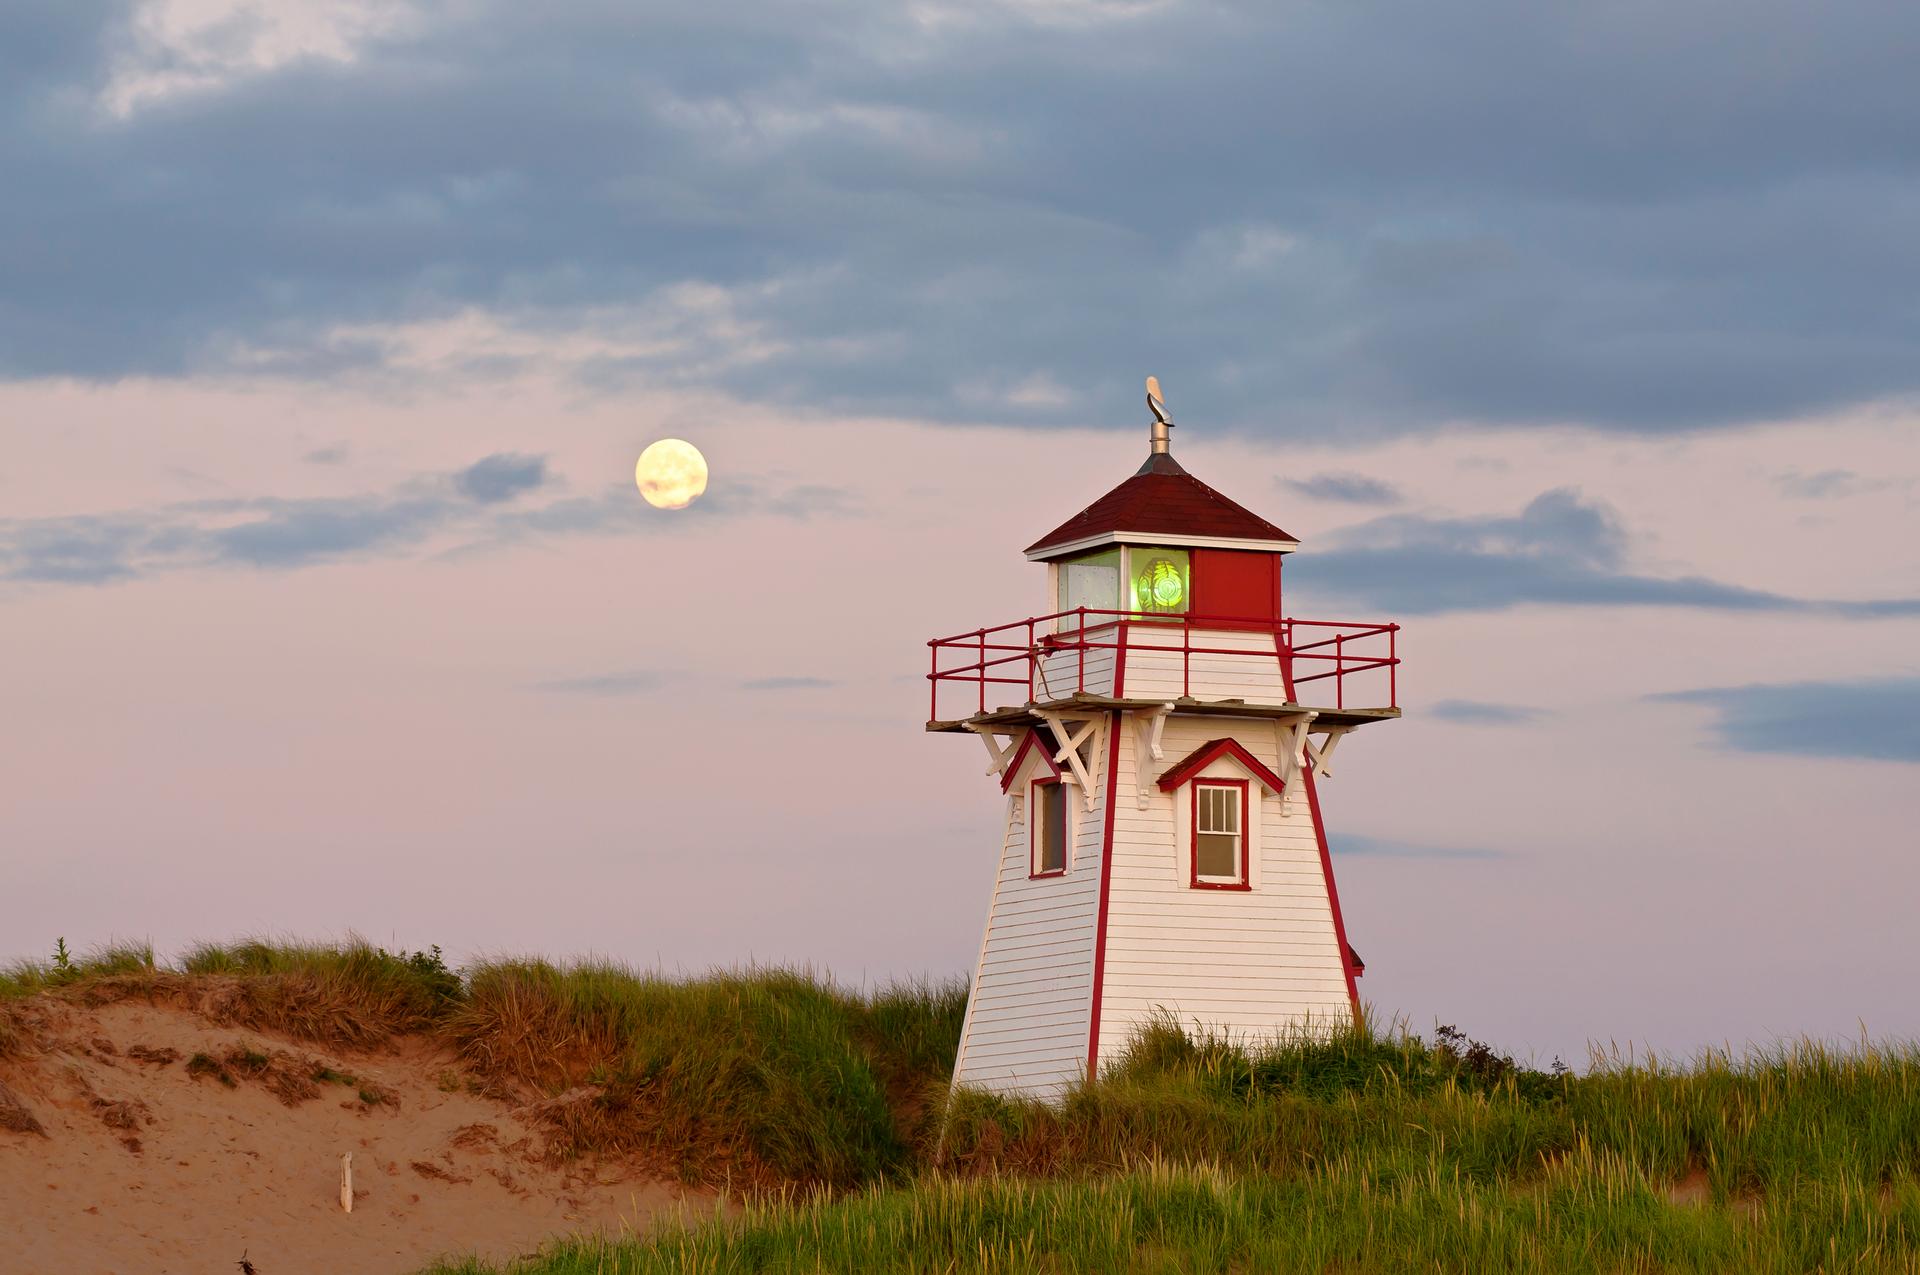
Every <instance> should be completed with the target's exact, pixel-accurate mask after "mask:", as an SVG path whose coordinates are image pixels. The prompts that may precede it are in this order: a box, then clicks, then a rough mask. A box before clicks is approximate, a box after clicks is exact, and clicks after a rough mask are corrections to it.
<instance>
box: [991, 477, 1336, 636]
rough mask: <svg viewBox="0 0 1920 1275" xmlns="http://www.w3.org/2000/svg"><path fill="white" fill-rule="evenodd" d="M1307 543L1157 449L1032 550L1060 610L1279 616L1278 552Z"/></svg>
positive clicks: (1029, 550)
mask: <svg viewBox="0 0 1920 1275" xmlns="http://www.w3.org/2000/svg"><path fill="white" fill-rule="evenodd" d="M1299 547H1300V542H1299V541H1297V540H1295V539H1294V538H1293V537H1292V536H1290V535H1288V534H1287V533H1286V532H1284V531H1282V530H1281V529H1280V528H1278V527H1276V526H1274V525H1273V524H1272V523H1270V522H1268V521H1267V520H1266V519H1264V518H1262V517H1260V516H1259V515H1258V514H1255V513H1253V512H1251V511H1249V510H1247V509H1244V508H1242V507H1241V506H1239V505H1237V504H1235V503H1234V502H1233V501H1231V500H1228V499H1227V498H1226V497H1225V496H1222V495H1221V494H1220V493H1219V492H1217V491H1215V490H1214V489H1213V488H1211V487H1209V486H1207V485H1206V484H1205V483H1203V482H1201V481H1200V480H1199V479H1197V478H1195V477H1194V476H1193V475H1191V474H1189V473H1188V472H1187V471H1186V470H1185V469H1183V468H1182V467H1181V465H1180V462H1178V461H1176V460H1175V459H1174V458H1173V457H1172V456H1171V455H1169V454H1168V453H1166V452H1155V453H1153V454H1152V455H1150V456H1148V458H1147V462H1146V464H1144V465H1142V466H1141V467H1140V470H1139V472H1137V473H1136V474H1134V475H1133V477H1131V478H1129V479H1127V480H1126V481H1125V482H1123V483H1121V484H1120V485H1119V486H1118V487H1116V488H1114V489H1113V490H1112V491H1110V492H1108V493H1107V494H1106V495H1104V496H1102V497H1101V498H1100V499H1099V500H1097V501H1095V502H1094V503H1093V504H1091V505H1089V506H1087V507H1086V508H1085V509H1083V510H1081V511H1080V512H1079V513H1077V514H1075V515H1074V516H1073V517H1071V518H1069V519H1068V520H1067V521H1066V522H1064V523H1062V524H1060V526H1058V527H1056V528H1054V530H1053V531H1051V532H1049V533H1048V534H1047V535H1045V536H1042V537H1041V538H1040V539H1039V540H1037V541H1035V542H1034V543H1033V544H1031V545H1029V546H1028V547H1027V551H1026V556H1027V558H1028V559H1029V560H1030V561H1034V562H1044V563H1046V564H1047V566H1048V571H1049V573H1050V583H1051V586H1052V587H1051V588H1050V589H1049V591H1048V592H1049V596H1050V597H1051V598H1052V600H1053V603H1054V609H1055V610H1056V611H1059V612H1063V613H1064V612H1074V611H1078V610H1079V609H1080V608H1082V607H1084V608H1086V609H1087V611H1088V612H1089V613H1101V614H1116V615H1118V614H1124V615H1127V616H1129V617H1140V618H1151V617H1155V616H1163V617H1175V616H1188V615H1191V616H1198V617H1211V618H1217V619H1232V620H1235V621H1239V622H1245V621H1248V620H1259V621H1265V622H1268V623H1271V622H1272V621H1274V620H1277V619H1278V618H1279V617H1280V614H1281V610H1280V605H1281V601H1280V597H1281V595H1280V559H1281V556H1282V555H1283V554H1287V553H1291V552H1292V551H1293V550H1295V549H1297V548H1299Z"/></svg>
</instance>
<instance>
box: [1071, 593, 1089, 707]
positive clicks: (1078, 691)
mask: <svg viewBox="0 0 1920 1275" xmlns="http://www.w3.org/2000/svg"><path fill="white" fill-rule="evenodd" d="M1077 612H1078V614H1079V616H1080V676H1079V677H1077V678H1076V679H1074V686H1073V693H1074V694H1075V695H1085V694H1086V693H1087V609H1086V608H1085V607H1079V608H1077Z"/></svg>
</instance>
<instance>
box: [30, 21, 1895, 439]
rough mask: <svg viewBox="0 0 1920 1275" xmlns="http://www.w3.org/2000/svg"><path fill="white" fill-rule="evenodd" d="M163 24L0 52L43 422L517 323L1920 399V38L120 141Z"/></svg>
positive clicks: (1242, 64) (1720, 414)
mask: <svg viewBox="0 0 1920 1275" xmlns="http://www.w3.org/2000/svg"><path fill="white" fill-rule="evenodd" d="M130 8H131V6H130V5H127V4H124V3H123V4H118V5H47V6H12V7H11V9H10V11H9V12H8V13H7V14H6V15H5V16H4V18H0V48H3V49H4V50H5V52H4V53H3V54H0V168H3V169H4V171H6V172H7V173H8V174H9V183H8V185H9V198H8V199H6V200H5V201H0V244H13V245H31V246H32V250H31V251H16V252H13V253H10V254H5V255H3V256H0V272H4V282H5V285H6V286H5V287H4V288H0V374H10V375H13V376H40V375H73V376H80V377H94V378H102V379H111V378H115V377H119V376H124V375H128V374H139V373H150V374H159V375H183V374H190V373H195V372H219V371H222V370H226V369H229V368H234V367H239V368H243V369H245V370H246V371H247V372H249V373H250V374H257V373H259V372H262V371H271V372H277V373H278V374H281V375H287V376H308V377H317V376H347V375H358V374H366V373H369V372H371V371H375V370H379V369H388V370H389V371H391V370H392V369H393V366H394V360H395V358H396V355H397V349H396V347H395V345H394V342H393V339H392V338H391V336H390V335H387V334H384V333H382V332H380V331H377V330H375V331H369V330H367V328H368V325H370V324H371V325H374V326H375V327H376V328H377V326H378V325H379V324H380V323H382V322H393V321H403V320H414V319H432V318H436V317H442V316H446V315H450V314H453V313H456V312H459V311H462V310H465V309H468V308H471V307H480V308H482V309H486V310H490V311H492V312H494V313H496V314H498V315H499V316H501V317H503V318H504V319H505V320H506V321H508V322H510V323H512V324H514V325H517V326H518V327H521V328H523V329H525V330H527V331H529V332H532V333H535V334H565V333H568V332H574V331H588V332H591V333H593V334H594V335H595V336H596V337H599V336H604V335H605V334H606V331H607V329H608V326H609V325H610V324H617V323H620V322H625V321H629V320H630V321H633V322H637V323H639V324H640V325H641V326H642V327H643V328H644V334H645V339H644V340H637V341H635V342H633V343H632V344H633V350H632V352H630V353H624V354H623V353H614V354H608V355H605V356H603V357H598V358H596V359H595V360H594V361H593V362H592V363H590V364H587V365H583V366H582V367H581V368H580V369H579V371H580V374H581V375H582V376H583V377H584V378H586V379H587V380H588V381H589V382H590V383H592V384H595V385H599V386H602V387H617V386H622V385H626V384H630V383H633V382H634V381H636V380H639V379H645V380H647V381H649V382H651V383H658V382H661V381H680V382H692V383H699V384H703V385H716V386H720V387H723V388H725V389H727V390H729V391H731V392H734V393H737V394H742V395H748V396H752V397H756V398H759V399H763V400H769V401H775V402H779V403H783V404H788V405H794V406H803V407H805V408H808V409H817V410H832V411H846V410H852V411H862V412H876V413H919V414H929V415H936V416H947V417H956V418H965V419H1005V420H1018V421H1025V422H1034V423H1045V422H1048V421H1072V422H1085V421H1087V420H1089V419H1097V418H1118V419H1129V420H1130V419H1134V418H1135V417H1136V416H1137V414H1138V410H1139V408H1138V403H1137V398H1138V393H1139V390H1138V381H1137V376H1138V374H1139V372H1140V370H1141V369H1143V368H1147V367H1153V368H1154V369H1156V370H1157V371H1159V372H1160V373H1161V374H1162V375H1163V376H1164V377H1165V378H1166V381H1167V385H1168V389H1169V393H1170V395H1171V397H1172V401H1173V403H1174V406H1175V409H1176V412H1177V413H1179V414H1180V415H1181V416H1182V417H1183V419H1186V420H1189V421H1195V422H1198V421H1206V422H1213V423H1216V424H1218V425H1220V426H1222V427H1226V426H1237V427H1240V428H1246V429H1252V430H1257V431H1260V432H1263V433H1272V434H1286V433H1297V434H1302V435H1314V436H1321V435H1324V434H1325V432H1326V431H1327V430H1329V429H1331V428H1334V427H1336V426H1337V427H1338V428H1340V429H1342V430H1345V431H1347V432H1349V433H1364V432H1378V431H1382V430H1398V429H1411V428H1419V427H1422V426H1424V425H1426V424H1428V423H1430V422H1433V421H1440V420H1451V419H1463V418H1469V419H1485V420H1493V421H1511V422H1519V423H1527V422H1536V421H1566V420H1574V421H1586V422H1592V423H1596V424H1600V425H1604V426H1610V427H1615V428H1620V429H1627V430H1638V431H1665V430H1672V429H1680V428H1690V427H1698V426H1707V425H1714V424H1721V423H1726V422H1737V421H1741V420H1746V419H1752V418H1755V417H1777V416H1783V415H1789V414H1792V413H1796V412H1804V411H1810V410H1815V409H1819V408H1822V407H1826V406H1830V405H1833V404H1838V403H1845V402H1850V401H1855V400H1860V399H1865V398H1872V397H1877V396H1886V395H1894V394H1903V393H1909V392H1912V391H1914V390H1915V389H1920V359H1915V358H1914V357H1913V356H1914V350H1915V347H1916V344H1920V314H1916V312H1915V311H1914V309H1913V307H1912V305H1911V303H1910V298H1911V297H1912V296H1913V295H1914V293H1915V291H1916V288H1917V287H1920V257H1916V256H1915V254H1913V253H1911V252H1910V251H1908V247H1909V241H1910V237H1911V226H1912V224H1913V222H1914V218H1915V215H1916V213H1917V212H1920V152H1916V151H1915V149H1914V148H1913V146H1912V145H1911V138H1912V137H1913V136H1914V134H1915V133H1916V131H1920V95H1915V94H1913V93H1911V92H1909V91H1908V81H1909V79H1910V76H1911V67H1910V59H1909V57H1908V51H1910V50H1911V49H1912V48H1913V47H1914V46H1915V44H1916V42H1917V41H1920V9H1916V8H1915V7H1914V6H1910V5H1894V4H1886V3H1880V2H1878V0H1836V2H1835V3H1833V4H1829V5H1822V6H1818V7H1808V6H1791V5H1770V6H1760V7H1755V6H1751V5H1735V4H1733V3H1732V0H1709V2H1708V3H1705V4H1701V5H1694V6H1690V7H1688V8H1687V9H1686V11H1685V12H1683V13H1675V12H1673V11H1671V10H1669V9H1652V8H1646V7H1619V6H1604V5H1603V6H1592V5H1589V6H1552V7H1547V8H1543V7H1541V6H1537V5H1532V4H1527V3H1524V2H1523V0H1469V2H1468V3H1467V4H1466V6H1465V7H1464V8H1463V7H1459V6H1449V7H1446V8H1444V9H1442V8H1437V7H1432V6H1424V7H1423V6H1419V5H1410V4H1402V3H1362V4H1351V5H1326V6H1315V7H1306V8H1302V7H1300V6H1252V5H1233V4H1228V5H1216V6H1199V5H1178V4H1174V5H1165V6H1153V7H1145V8H1139V9H1126V10H1120V11H1102V10H1098V9H1093V8H1087V9H1085V10H1081V11H1078V17H1077V18H1076V19H1075V20H1071V21H1068V20H1061V19H1059V18H1058V15H1051V16H1049V14H1048V13H1045V12H1042V11H1041V10H1037V9H1036V10H1032V11H1029V10H1027V9H1025V8H1024V7H1021V6H1005V7H991V8H986V9H977V10H976V9H968V10H966V11H964V12H963V11H958V10H956V11H953V12H950V13H949V14H948V15H947V16H948V18H949V19H950V20H946V21H940V22H926V21H923V20H922V18H923V16H924V15H923V12H922V10H921V9H920V8H916V7H914V6H900V5H896V4H889V3H883V2H882V0H863V2H855V0H828V2H827V3H826V4H825V5H823V6H802V7H795V6H788V5H778V4H774V3H771V2H770V0H763V2H762V3H759V4H746V5H718V6H716V5H711V4H706V5H701V4H693V3H691V2H690V0H662V2H661V3H655V4H649V5H646V6H642V7H639V8H634V7H631V6H617V5H605V4H596V3H586V2H584V0H581V2H576V3H564V4H558V5H543V6H531V7H530V6H525V5H513V4H508V3H506V2H505V0H481V2H479V3H475V4H471V5H461V6H425V7H423V8H422V9H421V10H420V11H419V15H418V20H417V21H415V22H413V23H411V24H408V25H407V26H406V27H405V28H404V29H401V30H396V31H393V32H389V33H387V34H385V35H383V36H380V37H378V38H375V39H372V40H370V41H368V42H367V43H366V44H365V45H364V46H363V47H362V48H361V49H360V51H359V55H358V56H357V57H356V58H355V59H353V60H350V61H345V62H335V61H330V60H326V59H303V60H299V61H296V62H292V63H288V64H287V65H285V66H283V67H280V68H279V69H277V70H273V71H268V72H260V73H254V74H249V75H245V76H241V77H237V78H235V79H234V80H233V81H232V82H231V83H229V84H227V85H226V86H224V87H221V88H208V89H203V90H198V91H195V92H191V93H186V94H182V95H179V96H177V97H174V98H172V99H168V100H165V101H163V102H161V103H159V104H157V105H154V106H152V107H150V108H146V109H140V110H136V111H135V112H134V113H133V114H131V115H130V116H128V117H126V118H124V119H120V118H114V117H111V116H106V115H103V114H102V113H101V112H100V111H98V110H97V109H96V108H95V107H94V106H93V105H92V103H91V100H90V97H91V94H92V93H93V92H94V91H95V90H97V89H98V87H99V86H100V85H101V84H102V83H103V82H104V81H105V80H106V78H107V76H108V74H109V72H110V68H111V67H112V66H113V65H114V64H115V61H116V59H118V58H120V57H121V56H123V55H124V54H125V52H126V51H127V50H128V48H129V47H131V46H132V44H133V42H132V41H131V40H130V37H129V35H128V26H127V24H128V21H129V17H128V15H129V12H130ZM1489 33H1491V34H1489ZM1783 50H1786V51H1787V52H1786V53H1783V52H1782V51H1783ZM423 66H431V67H433V68H435V70H434V73H432V74H422V73H421V72H420V68H421V67H423ZM555 68H564V71H558V70H556V69H555ZM1202 68H1203V69H1204V70H1203V71H1202V70H1201V69H1202ZM1356 68H1362V70H1361V71H1359V72H1356ZM1167 84H1178V85H1179V86H1180V90H1179V92H1177V93H1166V92H1159V91H1155V89H1154V88H1153V86H1158V85H1167ZM1622 84H1632V85H1633V91H1632V92H1631V93H1622V92H1620V91H1619V86H1620V85H1622ZM1142 174H1152V187H1153V190H1154V192H1155V194H1154V197H1152V198H1142V197H1141V189H1142V187H1141V183H1142V180H1143V178H1142ZM596 344H598V343H597V342H596ZM511 362H512V361H511V360H509V361H508V364H507V365H506V366H507V367H510V366H511ZM453 366H454V367H455V369H456V370H458V371H459V372H461V373H462V374H471V375H490V374H497V373H498V372H499V371H501V370H502V365H500V364H499V363H498V362H497V361H496V362H494V363H490V364H485V365H482V364H481V363H479V362H475V361H466V362H459V361H456V363H455V364H454V365H453ZM434 374H435V375H440V374H444V370H436V372H435V373H434Z"/></svg>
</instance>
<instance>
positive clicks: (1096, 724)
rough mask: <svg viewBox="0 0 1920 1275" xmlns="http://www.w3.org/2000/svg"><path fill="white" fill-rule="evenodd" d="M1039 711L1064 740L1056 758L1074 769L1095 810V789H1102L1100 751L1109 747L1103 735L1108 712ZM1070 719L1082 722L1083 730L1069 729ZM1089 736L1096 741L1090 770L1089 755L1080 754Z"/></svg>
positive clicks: (1086, 796) (1089, 808) (1084, 792)
mask: <svg viewBox="0 0 1920 1275" xmlns="http://www.w3.org/2000/svg"><path fill="white" fill-rule="evenodd" d="M1037 711H1038V712H1039V714H1040V716H1041V717H1042V718H1043V719H1044V720H1045V721H1046V723H1047V726H1048V727H1049V728H1050V729H1051V730H1052V731H1053V737H1054V739H1056V740H1058V741H1059V742H1060V750H1059V751H1058V752H1056V753H1055V754H1054V755H1053V759H1054V760H1055V761H1056V762H1065V763H1066V764H1067V767H1068V769H1070V770H1071V771H1072V772H1073V782H1074V783H1077V784H1079V785H1080V791H1081V793H1082V795H1083V796H1084V797H1085V798H1086V803H1087V809H1088V810H1092V809H1093V796H1094V793H1095V792H1097V791H1098V790H1099V784H1098V782H1097V780H1098V778H1099V770H1100V755H1101V753H1103V752H1104V751H1106V750H1105V749H1103V748H1102V747H1101V745H1102V744H1104V743H1105V742H1106V740H1105V739H1103V738H1102V730H1101V728H1102V727H1104V726H1105V725H1106V724H1107V716H1106V714H1105V713H1097V714H1094V715H1093V716H1091V717H1074V718H1067V717H1062V716H1061V715H1060V714H1058V713H1052V712H1048V711H1047V710H1046V709H1044V708H1043V709H1039V710H1037ZM1069 721H1073V722H1078V723H1080V728H1079V730H1077V731H1069V730H1068V728H1067V724H1068V722H1069ZM1088 740H1092V741H1093V766H1092V769H1091V770H1089V768H1088V766H1087V759H1086V758H1085V757H1083V756H1081V755H1080V746H1081V745H1082V744H1084V743H1086V742H1087V741H1088Z"/></svg>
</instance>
